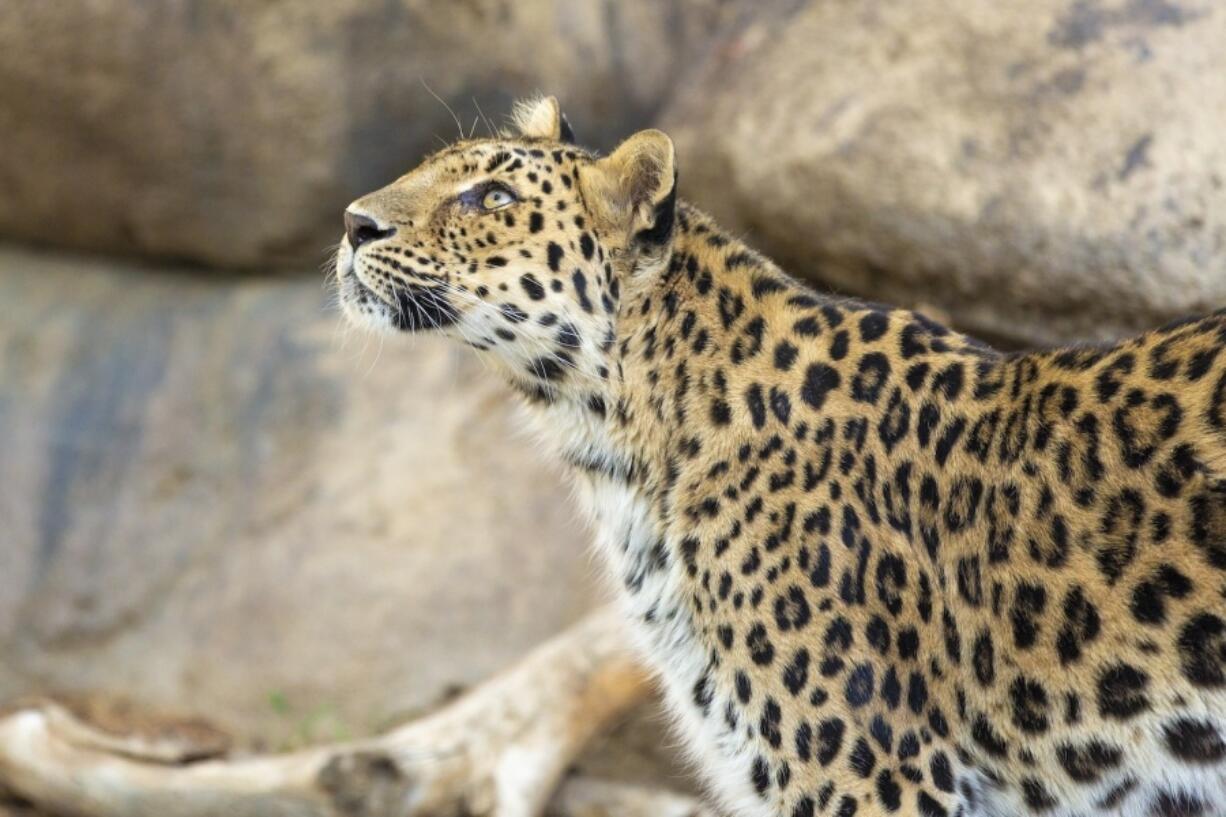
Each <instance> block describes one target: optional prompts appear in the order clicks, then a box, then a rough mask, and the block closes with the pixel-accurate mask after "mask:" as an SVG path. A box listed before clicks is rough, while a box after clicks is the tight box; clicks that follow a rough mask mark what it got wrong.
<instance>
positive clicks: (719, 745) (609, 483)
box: [534, 406, 773, 817]
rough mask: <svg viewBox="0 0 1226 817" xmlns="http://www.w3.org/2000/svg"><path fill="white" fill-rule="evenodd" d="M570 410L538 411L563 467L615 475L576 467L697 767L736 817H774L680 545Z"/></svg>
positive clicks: (639, 642)
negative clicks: (714, 657)
mask: <svg viewBox="0 0 1226 817" xmlns="http://www.w3.org/2000/svg"><path fill="white" fill-rule="evenodd" d="M563 411H564V407H561V406H558V407H553V408H551V409H549V410H547V411H538V412H534V414H535V415H536V425H537V427H538V429H539V430H540V431H541V432H542V438H543V439H545V440H547V441H548V443H549V445H550V446H551V447H553V448H554V449H555V450H556V451H557V453H558V454H559V456H560V457H561V459H563V460H564V461H568V462H570V463H572V464H573V463H575V462H585V463H589V464H598V463H599V464H604V465H607V466H608V468H607V470H606V471H605V472H601V471H600V470H599V469H596V468H592V469H583V468H573V467H572V470H573V471H574V473H575V480H576V487H577V494H578V499H579V502H580V507H581V508H582V510H583V511H584V512H585V513H586V515H587V517H588V519H589V520H590V522H591V525H592V528H593V530H594V533H595V545H596V549H597V552H598V554H599V555H600V558H601V561H602V562H603V563H604V565H605V566H606V568H608V570H609V573H610V575H611V577H612V578H613V580H614V581H615V583H616V585H617V589H618V591H619V592H618V594H617V595H618V601H619V604H620V605H621V606H622V608H623V613H624V615H625V617H626V620H627V623H628V631H629V632H630V633H632V636H633V641H634V645H635V646H636V647H637V648H638V650H639V653H640V655H642V657H643V659H644V661H645V663H646V664H647V665H648V666H649V667H651V668H652V669H653V670H654V671H655V672H656V674H657V676H658V678H659V680H660V683H661V686H662V687H663V691H664V697H665V701H666V703H667V705H668V709H669V710H670V713H671V714H672V716H673V719H674V723H675V725H676V729H677V731H678V733H679V735H680V736H681V738H682V740H683V741H684V745H685V747H686V749H687V752H688V754H689V757H690V759H691V762H692V763H693V765H694V767H695V769H696V770H697V772H698V773H699V775H700V776H701V777H702V778H703V779H704V780H705V781H706V782H707V784H708V786H709V788H710V790H711V791H712V793H713V794H715V795H716V796H717V797H718V799H719V801H720V804H721V805H722V806H723V808H724V810H725V811H726V812H727V813H730V814H737V815H746V816H747V817H759V816H760V817H767V815H771V814H772V813H773V812H772V810H771V808H770V805H769V804H768V803H767V802H766V801H764V800H763V799H762V798H761V797H760V796H759V795H758V794H757V793H756V792H755V791H754V788H753V785H752V783H751V778H750V768H751V766H752V763H753V755H752V753H751V751H750V749H749V747H748V745H747V741H746V740H745V737H744V725H743V724H741V725H740V726H739V728H730V727H729V726H728V724H727V723H726V721H725V718H724V715H723V713H724V709H725V707H726V706H727V705H728V702H729V698H728V696H730V695H731V694H732V690H731V689H726V690H724V689H721V688H720V685H719V684H718V683H717V682H716V681H715V677H714V675H713V673H712V672H711V671H710V670H711V667H710V665H709V660H710V655H709V652H708V649H707V647H706V646H704V644H703V643H702V640H701V639H700V638H699V636H698V633H697V630H696V627H695V624H694V620H693V618H692V616H691V611H690V608H689V601H688V596H687V594H686V593H685V591H684V578H685V577H684V575H683V570H684V568H683V566H682V565H681V564H679V558H678V557H677V555H676V554H678V553H679V547H678V543H676V542H671V541H669V539H668V538H667V533H666V532H665V531H664V530H663V529H662V528H661V525H660V523H659V521H658V519H657V517H656V514H655V513H654V512H653V509H652V505H651V501H650V499H649V498H648V497H646V496H644V495H643V494H642V493H641V491H640V489H638V488H637V487H635V486H634V485H633V483H632V482H631V481H629V480H626V479H624V478H623V477H622V476H621V475H619V469H620V468H621V465H620V464H619V463H620V462H621V460H620V459H619V458H618V457H617V455H616V453H615V450H614V446H613V443H612V441H611V440H609V439H608V437H607V436H606V432H605V430H604V428H603V427H602V426H600V425H598V424H594V423H592V422H591V421H590V419H589V418H588V417H586V416H583V415H582V414H580V413H575V414H574V415H572V416H566V415H565V414H562V412H563ZM623 473H624V472H623ZM704 678H707V679H709V681H708V683H707V685H706V686H705V687H704V690H705V692H704V694H705V695H709V698H710V700H709V701H708V703H707V704H706V706H705V709H704V707H702V706H700V705H699V704H698V703H696V698H697V696H698V693H697V692H696V686H697V685H698V684H699V683H700V682H702V681H703V679H704ZM704 712H705V714H704Z"/></svg>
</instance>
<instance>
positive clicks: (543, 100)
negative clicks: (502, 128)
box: [511, 96, 575, 144]
mask: <svg viewBox="0 0 1226 817" xmlns="http://www.w3.org/2000/svg"><path fill="white" fill-rule="evenodd" d="M511 121H512V123H514V125H515V129H516V130H517V131H519V135H520V136H524V137H526V138H528V139H548V140H549V141H551V142H568V143H571V144H574V141H575V132H574V131H573V130H571V127H570V122H568V121H567V120H566V115H565V114H563V113H562V108H561V106H559V105H558V99H557V97H553V96H541V97H535V98H533V99H521V100H520V101H519V102H516V103H515V108H514V109H513V110H512V112H511Z"/></svg>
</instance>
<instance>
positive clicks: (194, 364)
mask: <svg viewBox="0 0 1226 817" xmlns="http://www.w3.org/2000/svg"><path fill="white" fill-rule="evenodd" d="M160 272H161V274H157V275H153V274H150V273H151V270H148V269H145V268H139V267H135V266H134V265H126V264H97V263H85V262H82V261H80V260H77V259H70V258H66V257H62V256H53V255H40V254H34V253H28V252H21V251H15V250H11V249H2V250H0V450H3V451H4V452H5V453H4V456H3V457H0V519H3V520H4V522H3V526H2V527H3V546H2V547H0V702H2V701H3V700H5V699H8V698H11V697H13V696H18V695H22V694H27V693H46V692H50V691H66V692H80V693H90V694H102V695H107V694H110V695H118V696H122V697H126V698H129V699H132V700H134V701H136V702H137V704H138V705H139V706H141V707H147V708H149V709H153V710H159V709H160V710H166V711H172V712H187V713H189V714H197V715H202V716H204V717H207V718H208V719H209V720H211V721H212V722H214V723H216V724H217V725H218V726H220V727H222V728H223V729H224V730H226V731H227V732H229V733H231V734H233V735H235V736H236V737H237V739H238V740H239V743H240V745H243V746H247V747H251V746H253V745H259V744H263V745H265V746H266V747H267V748H270V749H275V748H280V747H283V746H292V745H297V744H301V743H305V742H310V741H322V740H334V739H338V738H343V737H346V736H356V735H364V734H370V733H373V732H376V731H379V730H380V729H382V728H384V727H387V726H389V725H391V724H392V723H394V722H396V721H398V720H399V719H402V718H405V717H408V716H411V715H412V714H413V713H415V712H418V711H420V710H422V709H423V708H425V707H428V706H431V705H433V704H435V703H437V702H438V701H439V700H440V699H441V698H442V697H444V696H445V695H447V694H448V692H449V690H452V689H454V688H455V687H457V686H465V685H470V684H472V683H474V682H477V681H480V680H483V679H485V678H487V677H488V676H489V675H491V674H492V673H493V672H495V671H497V670H498V669H500V668H502V667H504V666H508V665H510V664H512V663H514V662H515V661H516V660H517V659H518V658H519V657H520V656H521V655H523V654H524V653H525V652H526V651H528V650H529V649H531V648H532V647H533V646H535V645H536V644H538V643H539V642H540V641H542V640H543V639H545V638H546V637H548V636H549V635H552V634H553V633H554V632H556V631H558V630H560V629H561V628H563V627H565V626H567V625H568V624H569V623H571V622H572V621H574V620H576V619H577V618H578V617H579V616H580V615H582V614H583V613H584V612H585V611H586V610H587V609H589V608H590V607H591V606H592V605H594V604H596V603H598V602H599V601H600V599H601V596H602V590H603V587H604V584H603V579H602V578H601V577H600V576H599V574H598V571H597V570H596V568H595V567H594V565H593V562H592V560H591V556H590V554H589V552H588V550H587V534H586V532H585V531H584V530H583V529H582V527H581V526H580V525H579V524H578V523H577V522H575V521H574V516H573V510H572V503H571V501H570V491H569V488H566V487H564V486H563V485H562V484H561V481H560V478H559V476H558V475H557V474H556V473H555V471H554V470H553V469H552V468H551V467H550V466H548V465H546V464H544V463H542V462H541V461H540V459H539V457H538V456H537V455H536V454H535V452H534V451H533V449H534V444H533V443H532V440H531V439H530V437H528V435H526V434H525V433H524V432H522V431H521V430H520V427H519V424H518V422H517V419H516V417H515V416H514V415H515V412H516V410H517V409H516V408H515V405H516V404H515V400H514V398H513V397H512V396H510V395H509V393H507V392H505V391H504V389H503V387H502V386H501V384H499V383H498V382H497V381H496V379H495V378H494V377H492V376H491V375H490V374H489V373H488V372H485V371H484V370H483V369H482V367H481V366H480V364H479V363H478V362H477V361H476V359H475V358H473V357H471V356H470V355H469V354H467V353H466V351H464V350H461V349H460V348H458V347H453V345H452V344H449V343H446V342H443V341H440V340H430V339H428V338H418V339H416V340H414V341H399V342H397V340H396V339H389V340H388V341H387V342H386V343H385V344H383V345H382V347H380V344H379V341H378V340H377V339H376V340H370V339H369V338H365V337H362V336H351V337H346V336H345V335H344V333H343V332H342V331H339V330H338V317H337V315H336V313H335V312H334V311H333V310H331V309H328V308H327V306H326V302H327V301H328V300H329V296H328V294H327V293H326V292H324V291H323V290H322V288H321V286H320V282H319V280H318V279H316V278H312V279H310V280H300V281H290V280H269V281H261V282H251V281H248V282H241V281H240V282H234V281H230V282H220V281H215V280H214V281H209V280H208V279H203V280H202V279H199V278H192V277H189V276H186V275H181V274H180V275H176V274H174V273H173V272H169V271H166V270H162V271H160ZM656 726H658V723H657V724H656ZM645 735H649V736H645ZM650 736H654V737H650ZM664 743H665V742H663V741H661V740H660V739H659V737H658V730H656V729H649V730H648V731H647V732H642V731H641V730H640V731H636V730H634V729H632V730H630V733H629V734H628V736H626V735H623V737H622V738H620V739H619V741H615V742H614V745H613V748H611V749H609V750H607V751H606V753H605V754H606V756H607V757H621V758H626V757H631V756H633V757H638V758H639V760H638V761H633V757H632V758H631V760H624V761H623V760H619V761H617V763H620V764H621V766H625V765H626V763H633V762H638V763H639V765H640V767H643V768H647V767H655V768H663V769H665V770H667V769H668V768H669V767H668V766H667V764H665V763H664V762H663V761H662V760H660V759H659V758H658V757H655V759H652V760H650V761H649V762H648V761H643V760H642V758H643V757H649V758H650V757H653V756H652V755H651V753H650V752H649V751H648V752H645V751H640V749H642V747H650V746H653V745H654V746H657V747H658V746H660V745H663V744H664ZM627 746H629V747H631V749H627V748H626V747H627ZM633 747H639V749H635V748H633ZM609 762H610V763H612V762H613V761H609Z"/></svg>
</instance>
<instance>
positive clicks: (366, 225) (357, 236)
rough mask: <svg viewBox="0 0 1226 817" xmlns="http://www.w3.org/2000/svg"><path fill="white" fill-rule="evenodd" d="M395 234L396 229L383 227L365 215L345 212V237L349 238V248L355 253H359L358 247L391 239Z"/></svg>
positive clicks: (349, 211)
mask: <svg viewBox="0 0 1226 817" xmlns="http://www.w3.org/2000/svg"><path fill="white" fill-rule="evenodd" d="M395 233H396V228H395V227H381V226H379V222H377V221H375V220H374V219H373V218H371V217H370V216H368V215H366V214H365V213H355V212H353V211H352V210H346V211H345V235H346V236H347V237H348V238H349V246H350V247H352V248H353V251H354V252H357V251H358V247H360V246H362V245H363V244H365V243H366V242H368V241H378V240H379V239H381V238H389V237H390V236H392V235H394V234H395Z"/></svg>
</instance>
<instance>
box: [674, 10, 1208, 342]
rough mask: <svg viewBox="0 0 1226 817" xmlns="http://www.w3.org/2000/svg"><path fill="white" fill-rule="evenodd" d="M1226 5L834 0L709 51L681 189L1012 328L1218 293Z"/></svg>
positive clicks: (1127, 319) (1098, 323) (798, 262)
mask: <svg viewBox="0 0 1226 817" xmlns="http://www.w3.org/2000/svg"><path fill="white" fill-rule="evenodd" d="M1223 43H1226V9H1223V8H1222V7H1221V6H1220V4H1217V3H1214V2H1211V0H1035V2H1030V3H1025V4H1016V3H984V2H981V0H917V1H916V2H909V3H882V2H869V3H865V2H861V0H830V1H829V2H814V3H810V4H809V5H808V6H807V8H805V9H804V10H803V11H802V12H801V13H799V14H798V15H797V16H795V17H794V18H792V19H790V20H789V21H788V22H787V24H786V25H780V24H775V23H770V22H762V23H759V24H758V25H756V26H755V27H751V28H748V29H746V30H745V31H744V32H743V33H742V34H741V36H740V37H739V39H737V40H736V41H735V42H732V43H730V44H729V45H728V46H727V47H725V48H723V49H721V50H719V51H718V52H715V53H713V54H712V56H711V58H710V59H709V60H708V62H707V65H706V66H704V68H703V69H701V70H700V71H697V72H696V74H695V76H693V77H691V78H690V79H689V80H688V81H687V83H686V84H685V85H684V87H683V89H682V90H681V91H679V92H678V93H677V95H676V104H675V105H674V106H673V107H671V108H670V109H669V110H668V112H667V113H666V114H665V116H664V117H663V118H664V124H665V126H666V128H667V129H669V130H670V132H672V133H673V134H674V136H675V137H676V139H677V142H678V156H679V160H680V161H679V164H680V169H681V179H682V188H683V191H684V192H685V193H687V194H688V195H689V196H690V197H691V198H692V199H694V200H695V201H696V202H698V203H699V204H700V205H702V206H704V207H706V208H708V209H710V210H712V211H714V213H715V215H717V216H718V217H719V218H720V219H722V220H724V221H725V222H726V223H727V224H728V226H730V227H734V228H736V229H740V230H743V231H745V232H746V233H747V234H748V235H749V236H750V237H751V238H752V239H753V240H754V241H755V242H756V243H758V244H759V245H760V246H761V247H762V248H763V249H765V250H766V251H767V252H769V253H770V254H772V255H774V256H775V257H776V258H778V259H779V260H780V261H783V262H785V263H786V264H787V265H788V266H789V267H790V268H791V269H792V270H793V271H795V272H797V273H798V274H802V275H806V276H809V277H813V278H816V279H819V280H822V281H826V282H829V283H830V284H832V285H834V286H835V287H836V288H837V289H839V290H841V291H844V292H847V293H851V294H857V295H864V296H870V297H874V298H879V299H882V300H887V301H893V302H897V303H904V304H912V303H929V304H933V305H936V306H938V307H940V308H942V309H944V310H947V311H948V312H949V313H950V314H951V315H952V316H953V317H954V319H955V321H956V322H957V323H958V324H959V325H961V326H962V327H964V328H967V329H970V330H975V331H980V332H986V333H989V334H990V335H993V336H996V337H1002V338H1007V339H1010V340H1013V341H1021V342H1049V341H1056V340H1067V339H1072V338H1091V337H1102V336H1110V335H1117V334H1121V333H1126V332H1132V331H1136V330H1139V329H1141V328H1144V327H1147V326H1151V325H1154V324H1157V323H1159V322H1162V321H1165V320H1167V319H1170V318H1173V317H1177V316H1180V315H1183V314H1187V313H1189V312H1196V311H1206V310H1209V309H1211V308H1214V307H1220V306H1222V305H1223V304H1226V140H1223V139H1222V134H1223V133H1226V48H1224V47H1223Z"/></svg>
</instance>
